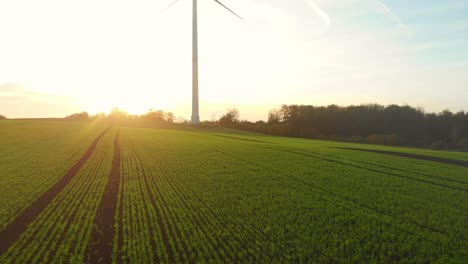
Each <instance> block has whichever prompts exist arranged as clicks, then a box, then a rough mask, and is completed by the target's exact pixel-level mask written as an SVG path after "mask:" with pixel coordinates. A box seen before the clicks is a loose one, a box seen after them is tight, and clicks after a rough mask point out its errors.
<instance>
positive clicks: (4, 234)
mask: <svg viewBox="0 0 468 264" xmlns="http://www.w3.org/2000/svg"><path fill="white" fill-rule="evenodd" d="M108 130H109V128H106V129H105V130H104V131H103V132H102V133H101V134H100V135H99V136H98V137H97V138H96V139H95V140H94V141H93V143H92V144H91V146H90V147H89V148H88V150H87V151H86V153H85V154H84V155H83V156H82V157H81V158H80V159H79V160H78V161H77V162H76V163H75V164H74V165H73V166H72V167H71V168H70V169H69V170H68V171H67V173H66V174H65V175H64V176H63V177H62V178H60V180H59V181H58V182H56V183H55V184H54V185H53V186H52V187H50V188H49V190H47V191H46V192H45V193H43V194H42V195H41V196H40V197H39V198H37V200H36V201H34V202H33V203H32V204H31V205H30V206H29V207H28V208H26V209H25V210H23V212H21V213H20V215H18V217H16V219H15V220H13V222H11V223H10V224H8V225H7V226H6V227H5V229H4V230H3V231H1V232H0V255H2V254H3V253H5V252H6V251H7V250H8V248H10V246H11V245H12V244H13V243H14V242H15V241H16V240H17V239H18V238H19V237H20V236H21V234H22V233H23V232H24V231H25V230H26V228H27V227H28V225H29V224H30V223H32V222H33V221H34V220H35V219H36V218H37V216H38V215H39V214H41V213H42V212H43V211H44V210H45V209H46V208H47V206H48V205H49V204H50V203H51V202H52V201H53V200H54V199H55V197H57V195H58V194H59V193H60V192H61V191H62V190H63V189H64V188H65V187H66V186H67V185H68V183H69V182H70V181H71V180H72V179H73V178H74V177H75V176H76V174H78V172H79V171H80V170H81V168H82V167H83V165H84V164H85V163H86V161H88V159H89V158H90V157H91V155H92V154H93V153H94V151H95V150H96V147H97V144H98V143H99V141H100V140H101V138H102V137H103V136H104V135H105V134H106V132H107V131H108Z"/></svg>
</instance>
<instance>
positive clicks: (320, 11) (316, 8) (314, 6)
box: [306, 1, 331, 26]
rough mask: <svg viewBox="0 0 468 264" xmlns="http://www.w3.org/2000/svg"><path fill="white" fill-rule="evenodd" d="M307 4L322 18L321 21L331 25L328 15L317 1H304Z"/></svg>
mask: <svg viewBox="0 0 468 264" xmlns="http://www.w3.org/2000/svg"><path fill="white" fill-rule="evenodd" d="M306 3H307V5H308V6H310V7H311V8H312V10H314V12H315V13H317V15H318V16H319V17H320V18H321V19H322V20H323V22H324V23H325V24H326V25H327V26H330V25H331V19H330V16H329V15H328V14H327V12H325V11H324V10H323V9H322V8H321V7H320V6H319V5H318V4H317V3H315V2H314V1H306Z"/></svg>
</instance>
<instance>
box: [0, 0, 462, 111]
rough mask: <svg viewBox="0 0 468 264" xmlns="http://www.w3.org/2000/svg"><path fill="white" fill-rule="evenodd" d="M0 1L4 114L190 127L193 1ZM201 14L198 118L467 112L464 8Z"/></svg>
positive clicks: (255, 9) (435, 1)
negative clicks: (394, 110) (117, 112)
mask: <svg viewBox="0 0 468 264" xmlns="http://www.w3.org/2000/svg"><path fill="white" fill-rule="evenodd" d="M171 2H172V1H171V0H137V1H135V0H133V1H131V0H80V1H78V0H76V1H71V0H41V1H37V0H0V114H3V115H6V116H7V117H10V118H16V117H63V116H65V115H68V114H71V113H74V112H79V111H88V112H89V113H91V114H93V113H96V112H101V111H102V112H108V111H109V110H110V108H112V107H119V108H121V109H124V110H128V111H129V112H132V113H143V112H146V111H147V110H148V109H150V108H154V109H163V110H166V111H172V112H174V113H175V115H176V116H183V117H185V118H187V119H189V118H190V114H191V113H190V111H191V62H192V59H191V56H192V54H191V45H192V43H191V41H192V35H191V6H192V1H191V0H180V1H179V2H178V3H177V4H175V5H174V6H173V7H171V8H170V9H168V10H166V11H164V12H162V11H163V10H164V9H165V7H166V6H168V5H169V4H170V3H171ZM222 2H223V3H224V4H226V5H227V6H229V7H230V8H231V9H233V10H234V11H235V12H237V13H238V14H239V15H241V16H242V17H244V20H240V19H238V18H236V17H235V16H233V15H232V14H230V13H228V12H227V11H226V10H225V9H223V8H221V7H220V6H219V5H217V4H216V3H215V2H214V1H212V0H199V18H200V21H199V61H200V114H201V119H202V120H211V119H212V118H215V117H216V118H217V117H219V116H220V115H221V114H222V113H223V112H225V110H226V109H227V108H232V107H236V108H238V109H239V111H240V114H241V118H242V119H249V120H257V119H265V118H266V116H267V113H268V110H270V109H272V108H278V107H280V106H281V105H282V104H314V105H328V104H333V103H334V104H339V105H350V104H361V103H380V104H393V103H394V104H409V105H413V106H420V107H423V108H424V109H426V111H431V112H432V111H436V112H437V111H441V110H443V109H446V108H449V109H451V110H452V111H459V110H468V1H466V0H444V1H442V0H411V1H408V0H383V1H378V0H288V1H285V0H224V1H222Z"/></svg>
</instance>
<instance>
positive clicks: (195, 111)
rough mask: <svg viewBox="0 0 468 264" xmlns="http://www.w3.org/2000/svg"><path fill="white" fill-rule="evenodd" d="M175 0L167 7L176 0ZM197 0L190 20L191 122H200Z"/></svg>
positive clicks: (176, 0)
mask: <svg viewBox="0 0 468 264" xmlns="http://www.w3.org/2000/svg"><path fill="white" fill-rule="evenodd" d="M178 1H179V0H175V1H174V2H173V3H172V4H171V5H170V6H169V7H171V6H172V5H173V4H175V3H176V2H178ZM214 1H215V2H216V3H218V4H219V5H221V6H222V7H224V8H226V9H227V10H228V11H229V12H231V13H232V14H234V15H235V16H237V17H238V18H240V19H242V17H240V16H239V15H237V14H236V13H234V11H232V10H231V9H229V8H228V7H227V6H225V5H224V4H223V3H221V2H220V1H218V0H214ZM197 4H198V0H193V21H192V37H193V38H192V118H191V120H192V124H198V123H200V112H199V104H198V101H199V98H198V7H197Z"/></svg>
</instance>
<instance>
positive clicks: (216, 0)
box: [214, 0, 244, 20]
mask: <svg viewBox="0 0 468 264" xmlns="http://www.w3.org/2000/svg"><path fill="white" fill-rule="evenodd" d="M214 1H215V2H216V3H218V4H220V5H221V6H222V7H224V8H226V9H227V10H228V11H229V12H231V13H233V14H234V15H235V16H236V17H238V18H240V19H242V20H244V19H243V18H242V17H240V16H239V15H238V14H236V13H234V11H232V10H231V9H229V8H228V7H227V6H225V5H224V4H223V3H221V2H220V1H218V0H214Z"/></svg>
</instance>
